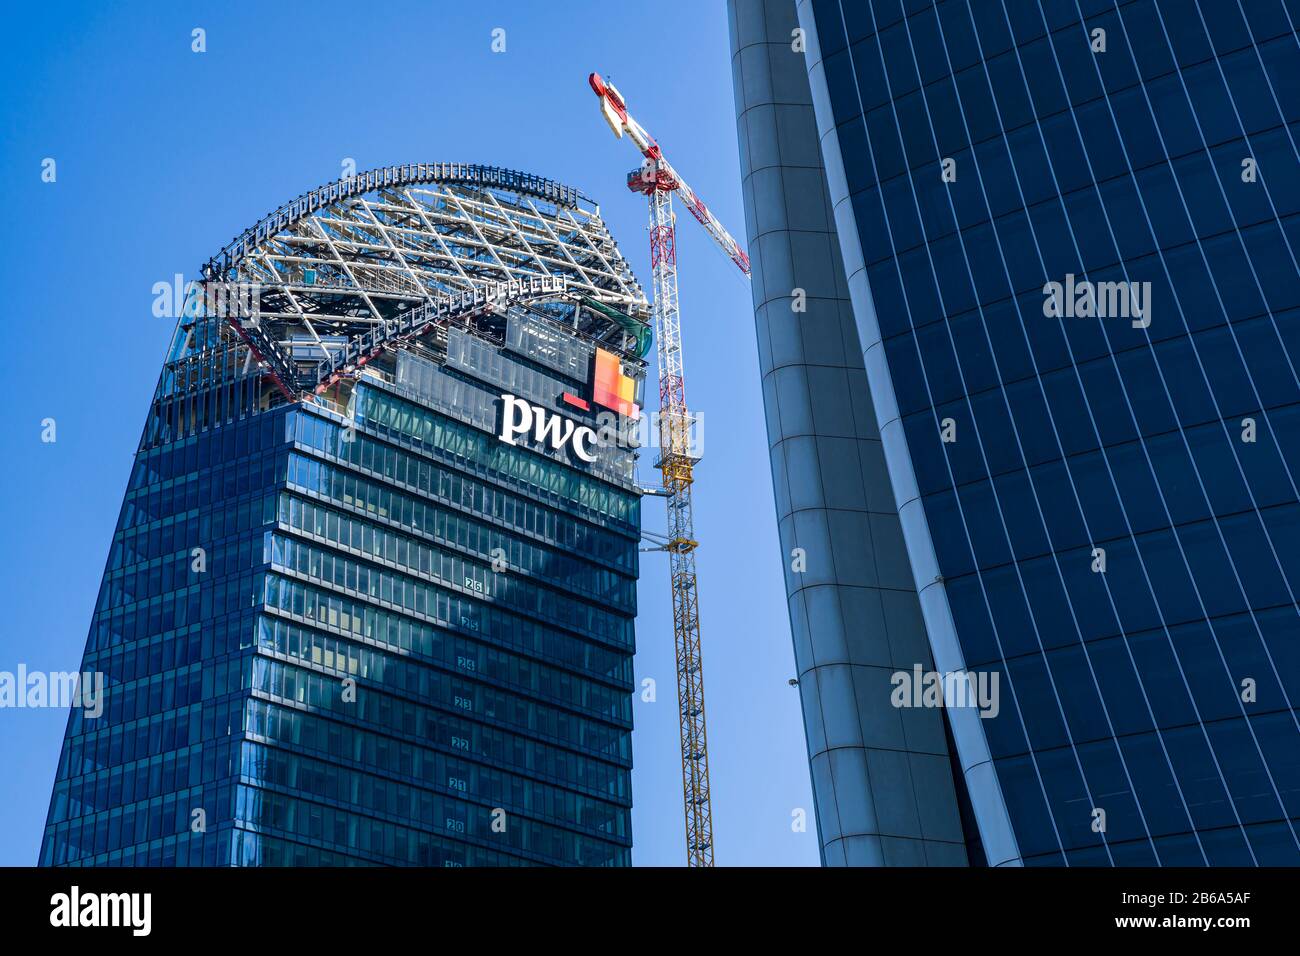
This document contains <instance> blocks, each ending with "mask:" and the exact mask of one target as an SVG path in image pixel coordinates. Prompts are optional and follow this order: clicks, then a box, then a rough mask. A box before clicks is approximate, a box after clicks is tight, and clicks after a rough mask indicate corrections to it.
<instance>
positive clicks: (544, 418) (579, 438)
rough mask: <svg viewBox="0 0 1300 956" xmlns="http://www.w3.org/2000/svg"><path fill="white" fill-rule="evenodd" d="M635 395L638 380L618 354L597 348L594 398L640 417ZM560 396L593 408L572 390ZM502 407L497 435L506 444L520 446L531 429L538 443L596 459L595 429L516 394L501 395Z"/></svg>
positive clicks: (601, 404) (588, 459)
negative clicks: (520, 439) (630, 373)
mask: <svg viewBox="0 0 1300 956" xmlns="http://www.w3.org/2000/svg"><path fill="white" fill-rule="evenodd" d="M635 396H636V383H635V382H634V381H633V380H632V379H631V378H630V377H629V376H627V375H624V374H623V369H622V366H621V364H620V363H619V360H618V356H616V355H615V354H614V353H612V352H606V351H605V350H604V349H602V348H598V349H596V359H595V370H594V374H593V376H592V388H591V401H592V402H595V403H596V404H597V405H600V406H601V407H603V408H608V409H611V410H613V411H616V412H618V413H619V414H620V415H626V416H628V417H629V418H638V417H640V415H641V409H640V408H639V407H638V406H637V404H636V403H635V402H634V401H633V399H634V398H635ZM560 398H561V400H562V401H564V402H566V403H567V404H569V405H572V406H574V407H575V408H581V409H582V410H583V411H590V410H591V403H590V402H587V401H585V400H584V399H581V398H579V397H578V396H576V395H573V394H571V393H569V392H565V393H564V394H563V395H561V396H560ZM501 406H502V408H501V433H500V434H499V435H497V438H499V439H501V441H503V442H505V443H506V444H507V445H517V444H518V442H517V441H516V440H515V439H516V438H518V437H521V436H528V434H529V433H530V432H531V433H532V439H533V441H534V442H536V443H537V444H539V445H549V446H550V447H551V448H553V449H555V450H559V449H560V448H564V447H566V446H567V447H568V448H569V451H570V453H571V454H573V455H576V456H577V457H578V458H580V459H581V460H583V461H586V462H594V461H595V460H596V455H595V454H594V452H593V451H592V449H593V448H594V447H595V445H596V430H595V429H594V428H591V427H590V426H588V425H579V424H578V423H577V422H575V421H573V420H572V419H569V418H565V417H564V416H562V415H560V414H559V413H558V412H552V411H548V410H547V409H545V408H542V407H541V406H540V405H534V404H532V403H531V402H529V401H526V400H525V399H522V398H519V397H517V396H515V395H509V394H502V396H501Z"/></svg>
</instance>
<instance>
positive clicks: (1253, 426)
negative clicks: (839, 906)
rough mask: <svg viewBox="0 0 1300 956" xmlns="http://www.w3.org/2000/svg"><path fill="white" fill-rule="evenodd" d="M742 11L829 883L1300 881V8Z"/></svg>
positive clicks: (758, 237) (1095, 5)
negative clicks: (934, 715) (932, 877)
mask: <svg viewBox="0 0 1300 956" xmlns="http://www.w3.org/2000/svg"><path fill="white" fill-rule="evenodd" d="M730 11H731V36H732V55H733V65H734V72H735V91H736V103H737V117H738V130H739V134H740V141H741V154H742V155H741V160H742V172H743V174H744V176H745V202H746V210H747V216H748V226H749V241H750V251H751V254H752V260H753V263H754V279H755V283H754V292H755V307H756V320H757V328H758V337H759V351H760V360H761V364H762V368H763V372H764V383H763V390H764V391H763V394H764V401H765V405H766V407H767V412H768V431H769V437H770V438H771V441H772V466H773V479H774V486H775V488H776V501H777V511H778V517H779V518H780V519H781V522H780V530H781V539H782V546H783V549H784V551H785V552H786V553H785V554H784V555H783V556H782V560H784V561H785V562H786V564H787V568H788V571H787V582H788V590H789V593H790V598H791V624H792V629H793V632H794V639H795V654H796V659H797V662H798V664H799V669H800V689H801V693H802V695H803V701H804V711H805V718H806V724H807V729H808V740H809V750H810V759H811V766H812V776H813V786H814V794H815V797H816V800H817V815H818V822H819V828H820V831H821V839H822V844H823V858H824V860H825V862H827V863H834V864H850V865H853V864H874V865H892V864H899V863H918V862H929V863H946V862H959V861H956V860H955V859H954V856H953V854H949V855H947V856H945V857H940V856H939V855H937V854H936V855H931V853H930V848H931V847H932V846H933V845H935V844H938V843H944V844H946V843H951V842H954V841H956V842H957V843H959V844H963V845H964V846H965V848H966V851H967V855H968V857H969V862H970V863H972V864H983V863H984V862H987V863H989V864H990V865H1022V864H1023V865H1071V866H1076V865H1082V866H1090V865H1100V866H1107V865H1113V866H1130V865H1194V866H1199V865H1210V866H1233V865H1243V866H1250V865H1295V864H1297V863H1300V831H1298V829H1297V818H1298V817H1300V715H1297V712H1296V709H1295V704H1296V702H1297V701H1298V700H1300V605H1297V603H1296V593H1297V589H1300V493H1298V488H1297V478H1298V477H1300V376H1298V375H1297V367H1300V333H1297V319H1300V267H1298V266H1297V257H1296V250H1297V249H1298V248H1300V152H1298V150H1297V137H1298V136H1300V35H1297V32H1296V27H1297V24H1300V6H1297V5H1295V4H1293V3H1290V2H1282V0H1243V2H1241V3H1238V2H1235V0H1230V2H1207V0H1183V2H1156V0H1130V2H1118V3H1116V2H1114V0H1105V2H1103V0H1087V2H1084V0H1078V2H1076V0H987V2H985V0H944V2H939V3H934V2H931V0H924V2H923V0H903V2H900V0H892V2H890V0H878V2H868V0H853V2H849V0H798V2H797V3H796V2H793V0H732V3H731V4H730ZM841 513H851V514H853V515H855V516H858V517H856V518H855V519H854V520H855V522H856V523H852V524H850V523H847V522H845V521H841V520H837V518H838V515H839V514H841ZM796 549H799V550H800V551H802V552H804V553H805V555H806V557H805V562H804V563H805V565H806V567H805V569H804V570H799V569H798V568H799V565H797V564H795V563H794V562H792V561H791V560H790V555H791V553H793V552H795V550H796ZM903 562H905V563H906V565H908V569H907V570H908V573H906V574H903V573H902V570H901V568H900V565H901V564H902V563H903ZM885 594H889V595H890V600H892V601H893V603H894V607H895V613H894V615H893V616H892V617H891V616H890V613H889V608H890V604H889V601H888V600H885V599H884V595H885ZM880 606H883V607H884V613H883V614H882V613H880V611H879V610H878V607H880ZM913 610H916V611H918V613H912V611H913ZM918 636H919V637H920V640H918ZM931 668H933V672H934V673H935V674H937V675H939V676H941V677H942V676H943V675H966V677H967V678H969V680H970V682H971V683H973V682H974V680H975V679H976V678H979V679H981V680H983V681H984V682H985V683H984V684H983V685H981V686H982V687H984V688H986V689H991V690H992V691H994V693H993V694H992V695H991V699H989V700H987V701H984V700H982V701H981V703H986V704H988V706H983V707H981V706H971V703H972V702H971V701H970V700H969V699H966V700H963V699H957V700H953V699H949V706H946V707H944V708H943V709H942V710H941V713H942V715H943V720H942V721H938V720H937V719H936V720H932V721H930V722H928V723H927V722H926V721H925V720H924V719H922V718H918V717H917V716H916V711H915V710H913V709H912V708H913V707H914V706H915V705H916V704H917V703H921V707H920V708H919V709H920V710H922V711H924V710H926V709H931V710H936V711H938V708H927V707H926V706H925V703H926V702H925V701H924V700H923V698H922V696H921V695H919V694H912V693H910V692H909V687H910V682H911V681H913V680H915V679H916V678H914V677H913V675H916V677H917V678H919V677H920V675H922V674H928V673H929V672H930V671H931ZM908 671H911V672H912V673H911V674H908V673H907V672H908ZM900 675H901V676H900ZM900 685H901V686H900ZM970 685H971V684H968V685H967V686H970ZM900 691H902V692H901V693H900ZM940 699H942V696H941V697H940ZM935 702H937V701H929V703H935ZM940 724H941V727H940V729H939V730H934V729H932V726H938V725H940ZM885 754H888V755H889V758H888V759H886V758H885V757H884V756H882V755H885ZM940 754H946V755H947V756H948V757H949V758H950V764H949V766H951V768H952V770H951V773H950V775H949V777H948V779H946V780H942V781H934V780H932V779H927V778H925V777H924V776H923V775H921V774H919V773H918V771H917V769H916V767H917V764H918V761H921V762H922V763H924V765H925V766H927V767H931V768H933V767H935V766H936V764H937V760H936V759H933V758H937V757H938V756H939V755H940ZM841 767H842V768H844V772H838V773H837V772H836V770H837V769H838V768H841Z"/></svg>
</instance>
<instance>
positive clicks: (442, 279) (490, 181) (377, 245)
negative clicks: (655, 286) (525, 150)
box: [170, 163, 650, 400]
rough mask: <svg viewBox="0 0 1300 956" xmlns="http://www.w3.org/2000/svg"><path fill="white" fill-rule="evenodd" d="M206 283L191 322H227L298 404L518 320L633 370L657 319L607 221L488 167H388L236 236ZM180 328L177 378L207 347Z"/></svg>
mask: <svg viewBox="0 0 1300 956" xmlns="http://www.w3.org/2000/svg"><path fill="white" fill-rule="evenodd" d="M203 277H204V282H203V283H202V287H203V290H204V299H203V301H202V302H201V303H200V304H199V306H198V308H197V310H195V313H194V314H196V315H200V316H206V317H212V316H214V315H220V317H221V318H222V320H223V326H224V328H223V331H230V330H233V331H234V332H236V333H238V336H239V338H240V339H241V340H242V343H241V344H242V345H243V346H244V347H245V348H246V350H247V352H248V353H250V354H251V357H252V358H251V360H252V361H256V362H257V363H258V365H259V366H260V368H261V371H262V373H264V374H267V375H269V376H270V377H271V378H272V379H273V380H274V381H275V383H276V385H277V386H279V390H280V391H281V392H282V393H283V394H284V396H285V397H286V398H289V399H290V400H298V399H300V398H303V397H306V396H308V395H310V394H312V393H319V392H322V391H324V390H325V389H327V388H328V387H330V386H331V385H332V384H333V383H334V382H336V381H337V380H339V379H340V378H342V377H346V376H349V375H352V374H355V373H356V372H358V371H359V370H360V369H361V368H362V367H363V366H365V365H366V364H367V362H369V361H370V360H372V359H373V358H375V357H376V356H378V355H380V354H382V353H383V352H384V351H385V350H387V349H391V348H393V347H394V346H395V345H397V344H398V343H399V342H407V343H411V344H412V345H413V346H414V347H420V345H421V344H422V343H427V342H428V341H429V340H430V339H432V340H435V341H436V338H437V336H438V334H439V332H441V334H442V335H444V336H445V330H446V327H447V325H448V324H452V323H456V324H461V325H465V326H466V327H469V328H471V329H472V330H474V331H478V332H481V333H484V334H487V335H489V337H495V336H494V335H493V334H492V333H493V330H494V328H497V327H503V325H504V316H505V315H506V314H507V313H508V312H509V311H510V310H512V309H525V310H527V311H529V312H531V313H533V314H535V315H536V314H541V315H545V316H546V317H548V318H549V319H551V320H552V321H554V322H557V323H560V324H562V325H563V326H564V327H565V328H567V329H568V330H570V331H571V332H572V333H573V334H575V335H577V336H579V337H581V338H585V339H587V340H590V341H593V342H596V343H599V344H601V345H602V346H604V347H605V348H607V349H611V350H613V351H616V352H618V353H619V354H621V355H622V356H623V357H624V358H625V359H628V360H630V361H638V362H639V360H640V357H641V356H643V355H644V354H645V353H646V351H647V350H648V348H649V344H650V330H649V325H648V319H649V313H650V306H649V303H648V301H647V299H646V296H645V293H644V292H643V291H642V288H641V286H640V284H639V283H638V282H637V280H636V277H635V276H634V275H633V273H632V270H631V268H630V267H629V265H628V263H627V262H626V260H624V258H623V257H622V255H621V254H620V253H619V250H618V247H617V245H616V244H615V242H614V239H613V237H612V236H611V235H610V233H609V231H608V229H607V228H606V227H605V224H604V222H603V221H602V219H601V217H600V210H599V207H598V206H597V205H596V204H595V203H593V202H592V201H591V200H589V199H587V198H586V197H585V196H583V194H582V193H580V192H579V191H578V190H576V189H574V188H572V187H569V186H564V185H562V184H559V183H556V182H553V181H551V180H547V179H542V178H540V177H537V176H532V175H529V174H527V173H522V172H518V171H515V170H508V169H501V168H498V167H492V166H479V165H468V164H460V163H420V164H412V165H406V166H387V167H382V168H379V169H373V170H369V171H367V172H363V173H358V174H357V175H355V176H350V177H346V178H344V179H340V180H338V181H336V182H333V183H328V184H326V185H325V186H322V187H320V188H319V189H315V190H312V191H311V192H309V193H305V194H303V195H302V196H299V197H297V198H296V199H294V200H292V201H291V202H288V203H285V204H284V205H283V206H280V207H279V208H278V209H276V210H275V211H273V212H271V213H270V214H268V215H267V216H265V217H263V218H262V219H261V220H259V221H258V222H257V223H255V224H254V225H253V226H251V227H250V228H248V229H247V230H245V231H244V232H243V233H241V234H240V235H239V236H237V237H236V238H235V239H234V240H232V241H231V242H230V243H228V244H227V245H226V246H225V247H224V248H223V249H222V250H221V251H220V252H219V253H217V255H215V256H213V257H212V258H211V259H210V260H208V262H207V263H206V264H205V265H204V267H203ZM250 292H251V294H250ZM226 302H239V303H241V305H240V307H238V308H230V307H228V306H227V307H224V308H223V306H222V303H226ZM214 303H217V304H216V306H215V307H214ZM184 326H185V323H184V320H182V323H181V328H178V339H177V342H176V343H175V344H174V345H173V350H172V354H171V356H170V362H171V363H183V362H184V361H185V359H186V358H187V357H188V358H191V359H194V358H198V355H197V351H199V350H202V349H204V347H205V346H204V345H203V342H202V341H201V339H202V338H203V337H201V336H194V335H188V336H187V337H185V338H182V337H181V335H180V333H181V332H182V331H184ZM208 338H209V339H210V336H208ZM209 347H210V343H209ZM435 350H436V349H435Z"/></svg>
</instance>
